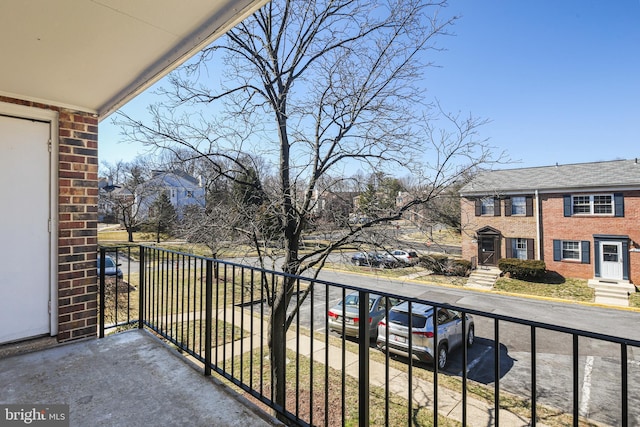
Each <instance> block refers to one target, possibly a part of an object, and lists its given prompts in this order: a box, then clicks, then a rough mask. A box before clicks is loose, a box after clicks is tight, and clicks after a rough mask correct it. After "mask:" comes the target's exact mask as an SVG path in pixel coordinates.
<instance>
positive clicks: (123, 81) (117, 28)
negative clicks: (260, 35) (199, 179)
mask: <svg viewBox="0 0 640 427" xmlns="http://www.w3.org/2000/svg"><path fill="white" fill-rule="evenodd" d="M266 3H267V0H188V1H180V0H1V1H0V37H1V40H2V41H1V42H0V57H1V58H2V63H3V64H2V67H0V94H2V95H5V96H10V97H14V98H19V99H27V100H31V101H38V102H42V103H46V104H52V105H57V106H63V107H69V108H74V109H78V110H81V111H87V112H92V113H95V114H97V115H98V117H99V118H100V119H104V118H105V117H106V116H108V115H109V114H111V113H112V112H113V111H115V110H116V109H118V108H119V107H121V106H122V105H123V104H125V103H126V102H127V101H129V100H130V99H131V98H133V97H134V96H136V95H137V94H139V93H140V92H142V91H143V90H144V89H146V88H148V87H149V86H151V84H153V83H155V82H156V81H157V80H159V79H160V78H161V77H163V76H164V75H166V74H167V73H169V72H170V71H171V70H172V69H174V68H175V67H177V66H178V65H179V64H181V63H182V62H184V61H186V60H187V59H188V58H190V57H191V56H193V55H194V54H195V53H197V52H198V51H199V50H200V49H202V48H203V47H205V46H206V45H208V44H209V43H211V42H212V41H213V40H215V39H216V38H217V37H219V36H221V35H222V34H224V33H225V32H226V31H228V30H229V29H231V28H232V27H233V26H234V25H236V24H237V23H238V22H240V21H241V20H242V19H244V18H246V17H248V16H249V15H251V14H252V13H253V12H255V11H256V10H257V9H258V8H259V7H261V6H263V5H264V4H266Z"/></svg>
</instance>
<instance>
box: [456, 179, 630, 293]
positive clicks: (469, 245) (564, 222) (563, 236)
mask: <svg viewBox="0 0 640 427" xmlns="http://www.w3.org/2000/svg"><path fill="white" fill-rule="evenodd" d="M599 193H602V194H610V193H612V192H610V191H604V192H598V191H590V192H582V193H581V192H570V194H571V195H574V196H575V195H580V194H584V195H589V194H599ZM619 193H620V194H622V195H623V197H624V216H622V217H616V216H613V215H584V216H580V215H573V216H567V217H565V216H564V196H565V194H567V193H547V194H541V195H540V196H539V199H538V200H535V199H534V201H533V204H534V215H533V216H532V217H524V216H505V215H504V202H503V201H501V210H500V216H493V215H482V216H476V215H475V199H474V198H467V197H462V198H461V212H462V257H463V258H464V259H471V258H472V257H474V256H477V255H478V243H477V241H476V239H477V231H478V230H480V229H482V228H483V227H487V226H488V227H492V228H494V229H496V230H498V231H499V232H500V233H501V238H502V242H503V243H502V246H501V253H500V257H501V258H504V257H505V256H506V251H505V244H504V239H505V238H509V237H514V238H515V237H517V238H532V239H534V241H535V242H536V250H535V252H534V253H535V255H536V256H535V258H536V259H539V258H541V259H543V260H544V261H545V264H546V267H547V269H548V270H550V271H555V272H557V273H559V274H561V275H562V276H565V277H575V278H582V279H591V278H593V277H595V263H596V261H597V260H596V254H595V248H594V245H595V237H594V236H596V235H614V236H628V238H629V242H630V243H629V251H628V256H629V258H628V260H629V265H628V272H629V281H630V282H631V283H635V284H638V283H640V190H634V191H622V192H619ZM536 211H537V212H539V218H540V233H541V236H542V251H541V252H542V253H541V255H542V256H541V257H539V256H538V254H539V252H538V247H537V240H538V237H537V227H536V219H537V217H536V213H535V212H536ZM554 240H572V241H588V242H590V253H589V255H590V259H589V262H581V261H577V260H576V261H567V260H563V261H554V254H553V250H554V249H553V241H554Z"/></svg>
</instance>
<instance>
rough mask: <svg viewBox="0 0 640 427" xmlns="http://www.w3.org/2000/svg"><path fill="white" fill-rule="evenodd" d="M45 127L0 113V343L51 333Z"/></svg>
mask: <svg viewBox="0 0 640 427" xmlns="http://www.w3.org/2000/svg"><path fill="white" fill-rule="evenodd" d="M50 126H51V125H50V123H44V122H40V121H34V120H27V119H19V118H14V117H7V116H2V115H0V200H2V203H1V208H0V236H2V244H1V245H0V343H2V342H9V341H15V340H19V339H24V338H29V337H33V336H37V335H43V334H48V333H49V332H50V331H51V325H50V315H49V299H50V291H51V274H50V269H51V262H50V260H51V255H50V247H51V246H50V244H51V240H50V234H49V217H50V212H51V209H50V206H51V200H50V198H51V196H50V194H51V191H50V176H51V175H50V160H49V138H50V136H49V135H50Z"/></svg>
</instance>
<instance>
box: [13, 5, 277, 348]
mask: <svg viewBox="0 0 640 427" xmlns="http://www.w3.org/2000/svg"><path fill="white" fill-rule="evenodd" d="M265 3H266V0H223V1H217V2H211V1H209V0H193V1H190V2H189V4H188V7H185V6H184V3H183V2H179V1H175V0H157V1H154V2H153V8H149V4H148V3H147V2H119V1H112V0H102V1H88V0H73V1H72V0H59V1H49V0H34V1H28V2H22V1H14V2H3V3H2V4H1V5H0V12H1V13H0V17H1V18H0V19H1V20H2V25H0V35H1V36H2V39H3V40H4V43H3V44H2V45H1V46H0V54H1V56H2V58H3V67H2V69H0V179H2V183H3V191H2V195H3V201H2V207H3V209H2V210H0V234H1V235H2V236H3V245H2V247H1V248H0V270H1V271H2V275H1V276H0V344H2V343H8V342H13V341H18V340H23V339H27V338H30V337H35V336H42V335H50V336H56V337H57V339H58V340H59V341H65V340H70V339H76V338H83V337H91V336H96V330H97V327H96V325H97V277H96V259H97V244H98V241H97V218H98V123H99V122H100V121H101V120H104V119H105V118H106V117H108V116H109V115H110V114H111V113H113V112H114V111H116V110H117V109H118V108H120V107H121V106H122V105H124V104H125V103H126V102H128V101H129V100H131V99H132V98H133V97H135V96H136V95H138V94H139V93H140V92H142V91H143V90H145V89H146V88H148V87H149V86H151V85H152V84H153V83H154V82H156V81H157V80H159V79H160V78H162V77H163V76H164V75H166V74H167V73H169V72H170V71H171V70H173V69H174V68H176V67H177V66H178V65H180V64H181V63H183V62H184V61H186V60H187V59H188V58H190V57H191V56H193V55H194V54H195V53H197V52H198V51H199V50H201V49H202V48H203V47H205V46H206V45H208V44H210V43H211V42H212V41H213V40H214V39H215V38H217V37H220V36H221V35H222V34H224V33H225V32H226V31H228V29H230V28H232V27H233V26H234V25H235V24H237V23H238V22H240V21H241V20H242V19H243V18H245V17H247V16H249V15H250V14H251V13H253V12H255V11H256V10H257V9H258V8H259V7H260V6H262V5H264V4H265Z"/></svg>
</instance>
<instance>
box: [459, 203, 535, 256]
mask: <svg viewBox="0 0 640 427" xmlns="http://www.w3.org/2000/svg"><path fill="white" fill-rule="evenodd" d="M496 203H500V216H495V215H480V216H476V215H475V199H468V198H464V197H463V198H462V199H461V212H462V224H461V228H462V257H463V258H464V259H471V257H473V256H477V255H478V244H477V242H476V238H477V231H478V230H480V229H482V228H483V227H492V228H495V229H496V230H499V231H500V232H501V234H502V240H503V244H502V245H501V247H500V258H505V257H506V245H505V244H504V239H505V238H514V239H515V238H519V239H534V242H535V245H536V248H535V250H534V253H537V236H536V217H535V215H534V216H524V215H512V216H506V215H505V203H504V200H499V199H498V200H496ZM534 206H535V200H534Z"/></svg>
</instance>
